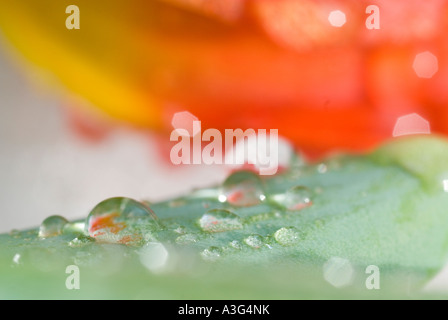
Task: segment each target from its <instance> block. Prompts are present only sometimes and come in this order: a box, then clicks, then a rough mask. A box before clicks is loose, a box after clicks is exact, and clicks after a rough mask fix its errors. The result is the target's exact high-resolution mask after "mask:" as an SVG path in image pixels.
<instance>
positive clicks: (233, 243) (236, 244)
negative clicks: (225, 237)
mask: <svg viewBox="0 0 448 320" xmlns="http://www.w3.org/2000/svg"><path fill="white" fill-rule="evenodd" d="M229 245H230V246H231V247H232V248H234V249H238V250H241V249H242V248H243V246H242V245H241V243H240V242H239V241H238V240H233V241H230V244H229Z"/></svg>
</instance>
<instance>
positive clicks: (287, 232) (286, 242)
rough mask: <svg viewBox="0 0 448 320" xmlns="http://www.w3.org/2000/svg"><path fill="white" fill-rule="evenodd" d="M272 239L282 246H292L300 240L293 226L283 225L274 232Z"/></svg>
mask: <svg viewBox="0 0 448 320" xmlns="http://www.w3.org/2000/svg"><path fill="white" fill-rule="evenodd" d="M274 239H275V241H277V242H278V243H279V244H281V245H282V246H292V245H294V244H296V243H297V242H299V241H300V234H299V232H298V231H297V229H296V228H294V227H284V228H281V229H278V230H277V231H276V232H275V233H274Z"/></svg>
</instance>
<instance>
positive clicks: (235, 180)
mask: <svg viewBox="0 0 448 320" xmlns="http://www.w3.org/2000/svg"><path fill="white" fill-rule="evenodd" d="M265 198H266V197H265V194H264V191H263V183H262V181H261V179H260V177H259V176H258V175H257V174H255V173H254V172H251V171H246V170H242V171H238V172H235V173H233V174H231V175H230V176H229V177H228V178H227V179H226V180H225V181H224V183H223V185H222V190H221V195H220V196H219V197H218V199H219V201H220V202H225V201H227V202H228V203H230V204H232V205H234V206H241V207H246V206H253V205H257V204H259V203H261V202H262V201H263V200H264V199H265Z"/></svg>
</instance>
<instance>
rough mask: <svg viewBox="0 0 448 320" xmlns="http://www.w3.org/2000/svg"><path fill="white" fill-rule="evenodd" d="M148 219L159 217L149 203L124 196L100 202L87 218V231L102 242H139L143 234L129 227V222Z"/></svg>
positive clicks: (153, 220)
mask: <svg viewBox="0 0 448 320" xmlns="http://www.w3.org/2000/svg"><path fill="white" fill-rule="evenodd" d="M139 220H140V221H141V220H146V221H152V222H155V221H156V220H157V217H156V215H155V213H154V212H153V211H152V210H151V208H150V207H148V206H147V205H145V204H143V203H141V202H138V201H136V200H133V199H130V198H124V197H117V198H110V199H106V200H104V201H102V202H100V203H99V204H98V205H97V206H96V207H95V208H93V210H92V211H91V212H90V213H89V215H88V217H87V219H86V224H85V227H86V231H87V232H88V234H89V235H90V236H91V237H94V238H96V239H97V240H99V241H101V242H110V243H122V244H137V243H139V242H141V241H142V239H143V236H142V234H140V233H139V232H138V231H137V230H133V229H131V228H129V227H128V225H127V224H128V223H130V222H136V221H139Z"/></svg>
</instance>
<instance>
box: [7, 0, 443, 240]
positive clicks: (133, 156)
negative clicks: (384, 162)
mask: <svg viewBox="0 0 448 320" xmlns="http://www.w3.org/2000/svg"><path fill="white" fill-rule="evenodd" d="M72 4H75V5H77V6H78V7H79V10H80V29H79V30H76V29H75V30H68V29H67V28H66V26H65V20H66V18H67V17H68V14H67V13H66V7H67V6H69V5H72ZM372 5H373V6H375V7H371V6H372ZM368 8H370V9H371V10H373V9H372V8H374V9H375V8H376V9H378V10H379V11H378V12H377V13H376V12H375V11H374V10H373V11H371V10H370V11H369V10H367V9H368ZM372 14H376V15H375V16H372ZM372 18H375V19H376V20H375V23H378V25H377V27H378V28H373V29H372V28H369V25H368V24H369V23H372V20H371V19H372ZM369 19H370V20H369ZM366 24H367V25H366ZM370 26H371V25H370ZM447 28H448V4H447V3H446V1H444V0H428V1H424V2H423V1H419V0H394V1H390V0H383V1H382V0H371V1H367V0H347V1H340V0H322V1H312V0H300V1H299V0H278V1H276V0H154V1H144V0H129V1H121V0H120V1H118V0H116V1H115V0H114V1H87V0H75V1H53V0H39V1H37V0H26V1H13V2H10V1H6V0H0V31H1V36H2V39H1V40H2V42H1V43H2V47H1V49H2V50H1V56H0V98H1V100H0V103H1V105H0V114H1V118H0V132H1V140H0V150H1V158H0V167H1V169H0V175H1V176H0V188H1V191H2V192H1V193H0V219H1V220H0V232H4V231H8V230H10V229H11V228H23V227H30V226H35V225H37V224H39V223H40V221H42V219H43V218H44V217H46V216H48V215H51V214H60V215H63V216H66V217H67V218H70V219H72V218H77V217H83V216H85V215H86V213H87V212H88V211H89V210H90V209H91V208H92V207H93V205H94V204H96V203H97V202H99V201H100V200H102V199H104V198H106V197H109V196H116V195H122V196H130V197H134V198H137V199H145V198H150V199H151V200H159V199H162V198H166V197H169V196H173V195H176V194H180V193H183V192H187V191H188V190H190V189H191V188H192V187H200V186H204V185H207V184H210V183H214V182H218V181H221V180H222V179H223V177H224V176H225V174H226V172H225V170H224V169H223V168H221V167H217V166H216V167H215V166H213V167H211V166H190V167H187V168H175V167H173V166H172V165H170V163H169V160H167V159H164V157H165V158H166V154H167V152H168V150H169V148H170V143H169V133H170V131H171V130H172V129H173V128H172V125H171V121H172V118H173V115H174V114H175V113H176V112H180V111H184V110H187V111H189V112H191V113H192V114H193V115H195V116H196V117H198V119H199V120H201V121H202V124H203V127H207V128H217V129H220V130H224V129H226V128H232V129H233V128H242V129H246V128H255V129H257V128H265V129H271V128H272V129H279V134H280V135H281V136H283V137H285V138H287V139H289V140H290V141H291V142H292V143H293V144H294V146H295V147H296V148H297V149H300V150H303V151H305V152H306V154H307V155H308V156H309V157H318V156H322V155H324V154H326V153H328V152H332V151H339V150H347V151H352V152H365V151H368V150H370V149H372V148H374V147H375V146H376V145H377V144H379V143H380V142H382V141H384V140H386V139H390V138H392V137H393V136H394V135H395V136H396V135H402V134H409V133H429V131H431V132H434V133H442V134H445V133H447V132H448V127H447V124H448V109H447V108H446V107H447V105H448V90H447V84H448V34H447V33H446V32H445V31H446V30H447ZM410 115H411V116H410ZM399 119H401V122H400V121H398V122H397V120H399Z"/></svg>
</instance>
